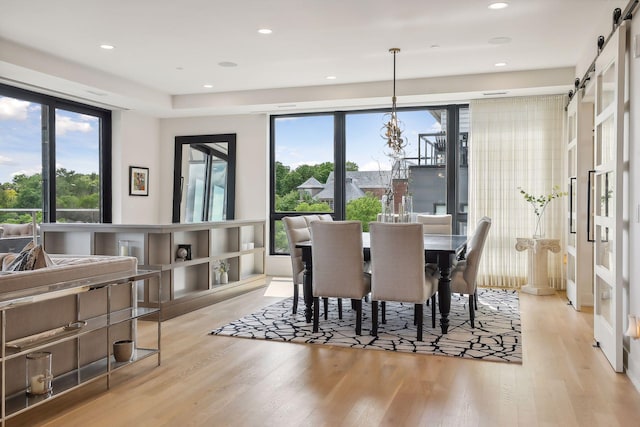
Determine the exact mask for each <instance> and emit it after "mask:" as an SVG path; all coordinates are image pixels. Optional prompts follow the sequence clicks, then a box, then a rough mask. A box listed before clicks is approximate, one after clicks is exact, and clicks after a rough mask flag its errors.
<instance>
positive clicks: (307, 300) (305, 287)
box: [302, 248, 313, 323]
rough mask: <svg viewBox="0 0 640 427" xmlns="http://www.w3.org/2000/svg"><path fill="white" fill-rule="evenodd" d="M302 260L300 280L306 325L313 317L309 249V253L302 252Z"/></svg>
mask: <svg viewBox="0 0 640 427" xmlns="http://www.w3.org/2000/svg"><path fill="white" fill-rule="evenodd" d="M302 259H303V262H304V276H303V279H302V296H303V298H304V317H305V319H306V321H307V323H311V318H312V315H313V288H312V285H311V284H312V283H313V279H312V273H311V270H312V268H311V265H312V262H311V248H309V252H308V253H305V250H304V249H303V251H302Z"/></svg>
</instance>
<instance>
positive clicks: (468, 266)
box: [451, 216, 491, 328]
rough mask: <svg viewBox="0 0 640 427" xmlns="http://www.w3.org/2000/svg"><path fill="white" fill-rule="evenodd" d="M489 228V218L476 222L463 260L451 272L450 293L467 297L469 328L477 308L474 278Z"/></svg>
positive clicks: (472, 324)
mask: <svg viewBox="0 0 640 427" xmlns="http://www.w3.org/2000/svg"><path fill="white" fill-rule="evenodd" d="M489 228H491V218H489V217H486V216H485V217H482V218H481V219H480V221H478V225H477V226H476V229H475V231H474V232H473V236H472V237H471V240H470V241H469V243H467V251H466V256H465V258H464V259H462V260H460V261H458V263H457V264H456V266H455V267H454V268H453V269H452V270H451V292H452V293H460V294H465V295H469V318H470V320H471V327H472V328H474V327H475V325H474V319H475V310H474V306H475V309H477V308H478V300H477V298H478V293H477V292H478V288H477V286H476V278H477V277H478V267H479V265H480V257H481V256H482V251H483V249H484V243H485V241H486V240H487V235H488V234H489Z"/></svg>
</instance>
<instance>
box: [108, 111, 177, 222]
mask: <svg viewBox="0 0 640 427" xmlns="http://www.w3.org/2000/svg"><path fill="white" fill-rule="evenodd" d="M112 118H113V120H112V122H113V124H112V127H113V148H112V150H113V153H112V166H111V171H112V174H113V177H112V187H113V188H112V191H113V223H114V224H157V223H158V221H159V212H160V209H159V206H160V199H161V194H162V193H163V191H164V190H163V189H162V188H161V187H160V182H161V181H160V176H161V175H163V174H164V172H163V171H161V169H160V150H158V139H159V133H158V126H159V120H158V119H157V118H155V117H149V116H145V115H142V114H139V113H134V112H132V111H114V112H113V114H112ZM129 166H142V167H146V168H149V196H147V197H145V196H130V195H129Z"/></svg>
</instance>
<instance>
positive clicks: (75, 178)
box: [0, 168, 100, 223]
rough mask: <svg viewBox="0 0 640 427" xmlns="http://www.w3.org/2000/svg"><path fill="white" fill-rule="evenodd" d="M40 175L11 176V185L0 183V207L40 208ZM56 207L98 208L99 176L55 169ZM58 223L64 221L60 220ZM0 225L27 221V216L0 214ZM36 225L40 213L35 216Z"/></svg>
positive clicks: (29, 216) (40, 220)
mask: <svg viewBox="0 0 640 427" xmlns="http://www.w3.org/2000/svg"><path fill="white" fill-rule="evenodd" d="M42 200H43V194H42V176H41V174H39V173H38V174H33V175H29V176H27V175H24V174H20V175H15V176H14V177H13V179H12V181H11V182H5V183H2V184H0V208H3V209H41V208H42ZM56 206H57V208H66V209H98V208H99V207H100V177H99V176H98V174H96V173H91V174H80V173H76V172H74V171H71V170H67V169H64V168H60V169H57V170H56ZM58 221H60V222H64V221H65V219H64V218H63V217H60V216H59V217H58ZM0 222H12V223H24V222H31V215H29V214H22V213H17V212H3V213H0ZM38 222H42V214H41V213H38Z"/></svg>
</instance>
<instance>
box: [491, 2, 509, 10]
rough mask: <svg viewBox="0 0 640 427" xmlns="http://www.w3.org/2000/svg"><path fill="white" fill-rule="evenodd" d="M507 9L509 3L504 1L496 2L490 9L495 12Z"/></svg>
mask: <svg viewBox="0 0 640 427" xmlns="http://www.w3.org/2000/svg"><path fill="white" fill-rule="evenodd" d="M505 7H509V3H505V2H503V1H498V2H494V3H491V4H490V5H489V9H493V10H498V9H504V8H505Z"/></svg>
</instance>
